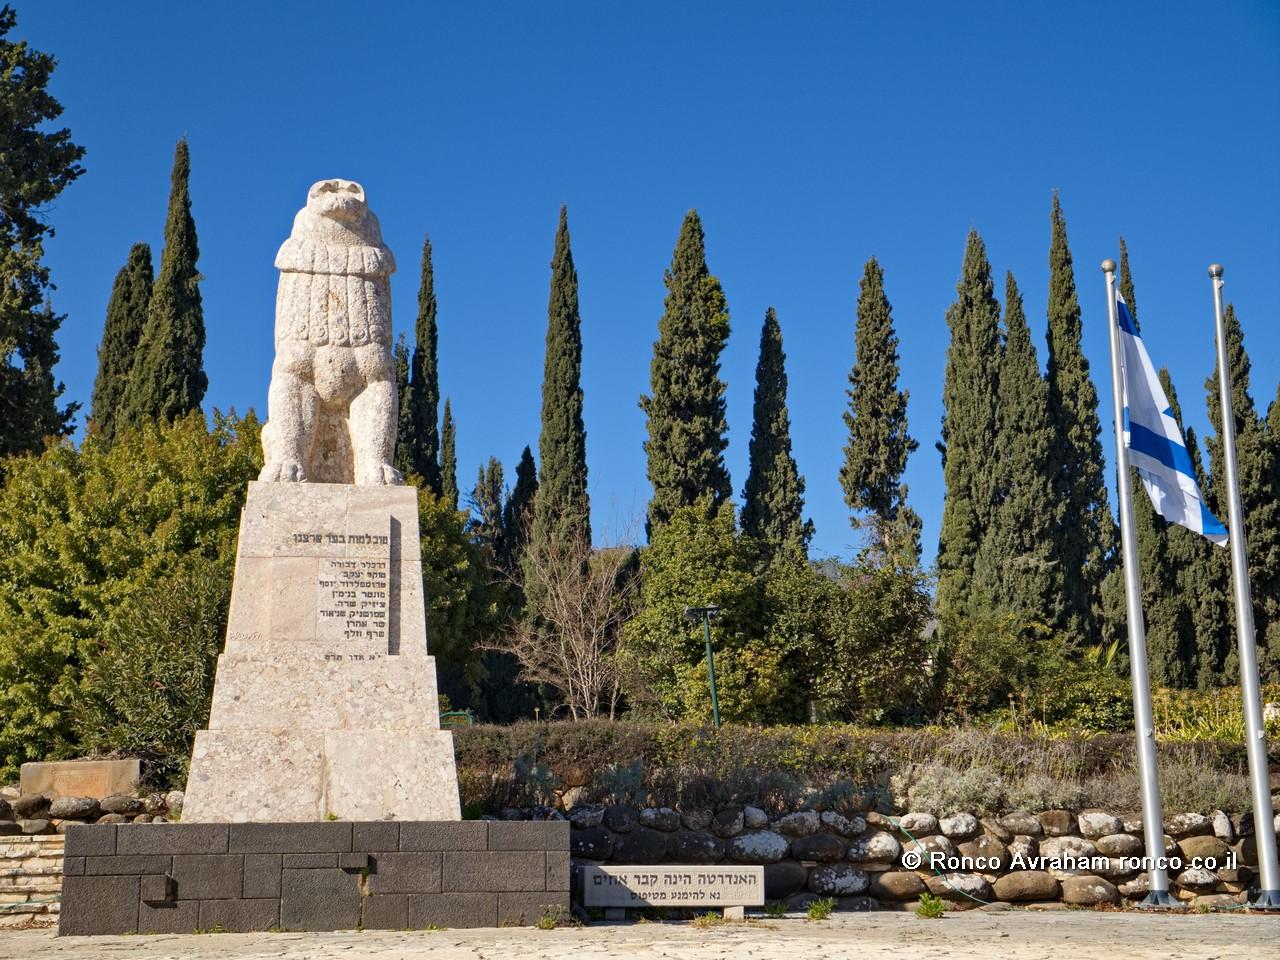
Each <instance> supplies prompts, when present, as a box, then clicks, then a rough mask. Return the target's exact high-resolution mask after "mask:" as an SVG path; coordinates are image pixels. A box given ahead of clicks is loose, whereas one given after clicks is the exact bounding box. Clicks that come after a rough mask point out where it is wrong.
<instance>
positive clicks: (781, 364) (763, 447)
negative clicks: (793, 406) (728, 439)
mask: <svg viewBox="0 0 1280 960" xmlns="http://www.w3.org/2000/svg"><path fill="white" fill-rule="evenodd" d="M786 361H787V356H786V354H785V353H784V352H783V350H782V328H781V327H780V326H779V325H778V315H777V314H776V313H775V312H774V309H773V307H770V308H769V309H768V310H766V311H765V315H764V327H763V328H762V329H761V331H760V358H759V360H758V361H757V363H756V392H755V405H754V407H753V416H752V423H751V448H750V453H751V469H750V471H749V473H748V474H747V485H746V487H745V488H744V489H743V491H742V500H743V505H742V530H743V532H744V533H746V534H747V535H749V536H752V537H755V538H756V539H757V540H759V542H760V547H761V552H762V554H763V557H764V559H765V560H766V561H769V560H772V559H773V558H774V557H779V556H785V557H789V558H793V559H805V558H807V556H808V548H809V539H810V537H812V536H813V524H812V523H806V522H805V521H804V518H803V516H802V514H803V512H804V478H803V477H802V476H800V471H799V469H798V468H797V467H796V461H795V458H794V457H793V456H792V455H791V416H790V414H788V413H787V370H786Z"/></svg>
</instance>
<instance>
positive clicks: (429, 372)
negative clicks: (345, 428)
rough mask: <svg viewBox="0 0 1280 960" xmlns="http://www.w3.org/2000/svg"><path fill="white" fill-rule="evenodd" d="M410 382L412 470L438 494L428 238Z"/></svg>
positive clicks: (435, 344) (435, 337)
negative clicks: (411, 388)
mask: <svg viewBox="0 0 1280 960" xmlns="http://www.w3.org/2000/svg"><path fill="white" fill-rule="evenodd" d="M414 340H415V343H414V347H413V362H412V365H411V377H410V380H411V382H412V385H413V390H412V392H411V393H410V406H409V411H410V420H411V422H412V424H413V428H412V432H413V469H414V472H415V473H417V474H418V476H420V477H422V486H423V487H424V488H426V489H427V490H430V491H431V492H432V493H437V494H438V493H440V491H441V483H440V431H439V429H438V428H437V426H436V423H437V421H438V418H439V416H440V370H439V356H438V355H439V350H440V344H439V332H438V331H437V329H436V283H435V267H434V266H433V264H432V262H431V238H430V237H425V238H423V241H422V280H421V282H420V283H419V286H418V319H417V322H416V324H415V326H414Z"/></svg>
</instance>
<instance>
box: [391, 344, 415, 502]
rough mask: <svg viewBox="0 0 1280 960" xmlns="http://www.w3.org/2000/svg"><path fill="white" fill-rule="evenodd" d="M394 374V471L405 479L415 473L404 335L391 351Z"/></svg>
mask: <svg viewBox="0 0 1280 960" xmlns="http://www.w3.org/2000/svg"><path fill="white" fill-rule="evenodd" d="M391 357H392V363H393V366H394V368H395V374H396V396H397V397H399V399H400V403H399V407H398V410H399V416H398V417H397V419H396V458H395V466H396V469H397V470H399V471H400V472H401V473H403V474H404V475H405V476H406V477H407V476H408V475H409V474H411V473H413V472H414V471H415V468H416V466H417V463H416V462H415V460H414V449H415V448H414V433H413V385H412V384H411V383H410V382H409V347H408V346H407V345H406V344H405V342H404V334H403V333H402V334H400V336H399V337H398V338H397V339H396V345H395V346H394V347H393V348H392V350H391Z"/></svg>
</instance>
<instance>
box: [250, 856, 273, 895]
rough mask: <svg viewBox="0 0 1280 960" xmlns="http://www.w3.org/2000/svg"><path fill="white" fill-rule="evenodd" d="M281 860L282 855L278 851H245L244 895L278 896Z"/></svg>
mask: <svg viewBox="0 0 1280 960" xmlns="http://www.w3.org/2000/svg"><path fill="white" fill-rule="evenodd" d="M282 861H283V855H282V854H279V853H246V854H245V855H244V896H245V897H246V898H248V899H264V898H267V897H279V896H280V870H281V866H282Z"/></svg>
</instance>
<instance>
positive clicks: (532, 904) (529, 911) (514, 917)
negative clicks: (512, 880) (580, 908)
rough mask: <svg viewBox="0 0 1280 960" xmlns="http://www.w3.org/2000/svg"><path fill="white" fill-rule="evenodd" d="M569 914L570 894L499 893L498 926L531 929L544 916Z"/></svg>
mask: <svg viewBox="0 0 1280 960" xmlns="http://www.w3.org/2000/svg"><path fill="white" fill-rule="evenodd" d="M568 913H569V894H568V893H552V892H549V891H545V890H544V891H542V892H540V893H499V894H498V926H500V927H525V926H527V927H531V926H533V925H534V924H536V923H537V922H538V919H539V918H540V917H542V916H543V915H544V914H553V915H557V916H560V915H564V916H567V915H568Z"/></svg>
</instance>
